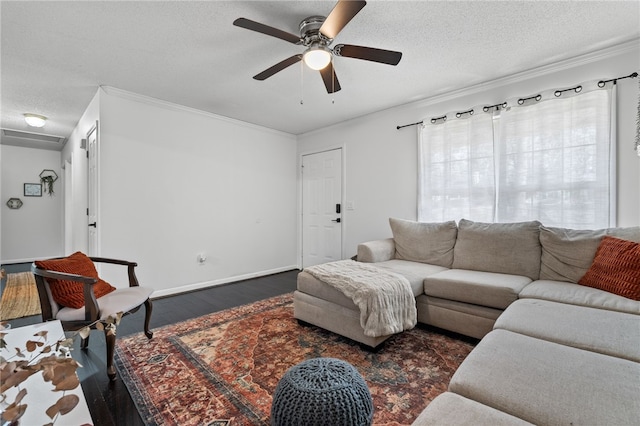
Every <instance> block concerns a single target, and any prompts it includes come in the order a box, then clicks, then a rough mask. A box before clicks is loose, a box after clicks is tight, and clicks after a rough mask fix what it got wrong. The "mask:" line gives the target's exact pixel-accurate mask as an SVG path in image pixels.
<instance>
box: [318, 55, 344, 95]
mask: <svg viewBox="0 0 640 426" xmlns="http://www.w3.org/2000/svg"><path fill="white" fill-rule="evenodd" d="M320 75H321V76H322V81H324V87H326V88H327V93H335V92H337V91H338V90H340V89H341V87H340V83H339V82H338V76H336V72H335V70H334V69H333V64H332V63H331V62H329V65H327V66H326V67H324V68H322V69H321V70H320Z"/></svg>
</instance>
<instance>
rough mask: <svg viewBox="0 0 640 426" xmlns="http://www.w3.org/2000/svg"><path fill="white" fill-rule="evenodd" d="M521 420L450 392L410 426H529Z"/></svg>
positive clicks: (431, 404) (437, 398)
mask: <svg viewBox="0 0 640 426" xmlns="http://www.w3.org/2000/svg"><path fill="white" fill-rule="evenodd" d="M530 424H531V423H528V422H525V421H524V420H522V419H519V418H517V417H513V416H511V415H509V414H507V413H504V412H502V411H498V410H496V409H495V408H491V407H489V406H487V405H483V404H480V403H479V402H476V401H474V400H472V399H468V398H465V397H463V396H460V395H458V394H455V393H452V392H445V393H441V394H440V395H438V396H437V397H436V398H435V399H434V400H433V401H431V403H429V405H428V406H427V408H426V409H424V411H422V413H420V415H419V416H418V418H417V419H416V420H415V421H414V422H413V423H412V424H411V426H427V425H429V426H431V425H443V426H451V425H456V426H457V425H469V426H476V425H492V426H510V425H513V426H517V425H530Z"/></svg>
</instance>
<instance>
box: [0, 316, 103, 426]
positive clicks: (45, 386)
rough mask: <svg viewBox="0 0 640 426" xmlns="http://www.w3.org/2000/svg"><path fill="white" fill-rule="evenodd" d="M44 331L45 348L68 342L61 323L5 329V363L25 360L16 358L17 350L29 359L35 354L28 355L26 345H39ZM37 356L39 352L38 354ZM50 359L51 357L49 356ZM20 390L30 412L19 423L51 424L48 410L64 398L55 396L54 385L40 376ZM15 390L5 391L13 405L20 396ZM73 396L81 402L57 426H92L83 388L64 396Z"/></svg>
mask: <svg viewBox="0 0 640 426" xmlns="http://www.w3.org/2000/svg"><path fill="white" fill-rule="evenodd" d="M43 331H46V332H47V335H46V342H47V343H46V344H48V345H51V344H55V343H56V342H58V341H60V340H64V339H65V334H64V331H63V330H62V325H61V324H60V321H48V322H43V323H39V324H34V325H27V326H24V327H18V328H13V329H6V330H2V331H0V333H2V334H3V335H4V341H5V343H6V347H3V348H0V355H2V357H3V358H4V359H6V360H9V359H10V358H11V359H15V360H24V359H25V358H15V355H16V348H19V349H20V351H22V353H24V354H25V355H26V356H27V358H26V359H29V356H30V355H31V354H33V353H29V352H27V350H26V349H25V348H26V343H27V341H28V340H33V341H40V339H41V338H39V337H34V336H35V335H36V334H38V333H41V332H43ZM35 353H37V351H36V352H35ZM46 355H47V356H48V355H50V354H46ZM20 388H21V389H26V390H27V394H26V395H25V396H24V398H23V399H22V402H21V403H22V404H27V405H28V406H27V410H26V412H25V413H24V415H23V416H22V417H21V418H20V419H19V424H21V425H44V424H48V423H50V422H51V421H52V419H51V418H49V416H47V414H46V410H47V408H48V407H50V406H52V405H53V404H55V403H56V401H57V400H58V399H59V398H60V397H61V396H62V395H63V393H62V392H53V386H52V384H51V382H45V381H44V378H43V377H42V373H41V372H38V373H36V374H33V375H32V376H30V377H29V378H28V379H27V380H26V381H24V382H23V383H22V384H20ZM18 391H19V390H18V389H17V388H16V387H12V388H10V389H8V390H7V391H6V395H7V400H8V401H10V402H13V401H14V398H15V396H16V394H17V393H18ZM69 394H74V395H76V396H78V398H79V402H78V405H76V406H75V407H74V408H73V410H71V411H70V412H69V413H67V414H65V415H60V416H59V417H58V418H57V420H56V422H55V424H56V426H62V425H74V426H78V425H85V424H93V420H92V419H91V414H90V413H89V407H87V401H86V400H85V398H84V393H83V392H82V387H81V386H78V387H77V388H75V389H73V390H70V391H66V392H65V393H64V395H69Z"/></svg>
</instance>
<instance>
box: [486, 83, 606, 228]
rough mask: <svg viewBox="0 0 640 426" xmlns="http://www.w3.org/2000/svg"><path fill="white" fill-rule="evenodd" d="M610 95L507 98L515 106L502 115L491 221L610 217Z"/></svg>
mask: <svg viewBox="0 0 640 426" xmlns="http://www.w3.org/2000/svg"><path fill="white" fill-rule="evenodd" d="M591 86H592V87H595V88H596V89H597V87H596V85H595V83H592V84H591ZM612 100H613V96H612V89H610V88H608V89H604V90H599V89H598V90H592V91H587V90H586V89H581V90H580V92H579V93H576V92H575V91H567V92H558V91H554V92H551V93H543V94H542V95H541V97H540V100H539V101H536V100H535V98H534V99H531V102H532V104H530V105H527V103H526V102H522V103H523V105H522V106H519V105H518V103H517V102H509V104H510V105H514V104H515V105H516V106H513V107H511V108H508V109H507V110H506V111H503V112H502V114H501V116H500V119H499V125H500V131H499V134H500V139H499V143H498V145H497V146H498V147H499V148H498V149H497V158H498V161H497V170H498V171H499V174H498V179H497V182H498V187H497V206H498V208H497V215H496V222H517V221H524V220H534V219H537V220H539V221H540V222H542V223H543V224H545V225H548V226H561V227H568V228H578V229H579V228H583V229H584V228H591V229H594V228H606V227H609V226H612V225H613V224H614V223H613V221H614V218H613V217H612V210H611V208H610V207H611V206H615V200H614V195H615V191H613V188H614V186H613V181H612V175H613V170H612V164H614V163H613V162H612V161H611V160H612V157H611V152H612V149H613V144H612V143H611V135H612V133H611V132H612V129H613V128H615V126H612V125H611V124H612V121H611V120H612V115H613V114H612V104H613V102H612ZM613 158H615V157H613Z"/></svg>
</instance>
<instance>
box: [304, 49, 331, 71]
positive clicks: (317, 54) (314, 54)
mask: <svg viewBox="0 0 640 426" xmlns="http://www.w3.org/2000/svg"><path fill="white" fill-rule="evenodd" d="M303 59H304V63H305V64H307V66H308V67H309V68H311V69H312V70H321V69H323V68H324V67H326V66H327V65H329V62H331V52H330V51H329V49H327V48H326V47H324V46H315V47H314V46H312V47H310V48H308V49H307V50H306V51H305V52H304V55H303Z"/></svg>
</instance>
